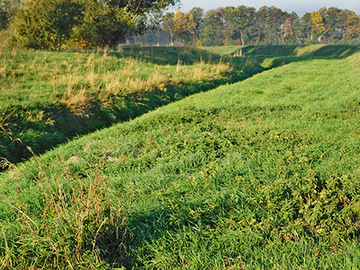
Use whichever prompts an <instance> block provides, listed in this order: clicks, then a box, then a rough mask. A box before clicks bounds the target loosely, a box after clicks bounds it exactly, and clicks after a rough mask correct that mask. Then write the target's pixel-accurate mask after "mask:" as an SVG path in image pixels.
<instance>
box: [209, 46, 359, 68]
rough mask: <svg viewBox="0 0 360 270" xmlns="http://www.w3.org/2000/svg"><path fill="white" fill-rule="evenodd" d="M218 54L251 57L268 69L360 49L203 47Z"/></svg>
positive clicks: (322, 47) (345, 53)
mask: <svg viewBox="0 0 360 270" xmlns="http://www.w3.org/2000/svg"><path fill="white" fill-rule="evenodd" d="M204 49H206V50H207V51H209V52H211V53H215V54H218V55H222V56H226V55H231V56H234V57H240V56H241V57H247V58H252V59H253V60H254V61H256V62H258V63H259V64H260V65H261V66H262V67H264V68H266V69H269V68H274V67H279V66H283V65H286V64H289V63H293V62H300V61H307V60H314V59H340V58H346V57H348V56H350V55H352V54H354V53H356V52H358V51H359V50H360V48H359V46H355V45H354V46H349V45H325V44H324V45H307V46H298V45H281V46H279V45H267V46H244V47H241V46H227V47H223V46H214V47H205V48H204Z"/></svg>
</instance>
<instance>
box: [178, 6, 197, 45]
mask: <svg viewBox="0 0 360 270" xmlns="http://www.w3.org/2000/svg"><path fill="white" fill-rule="evenodd" d="M195 27H196V22H195V21H194V17H193V15H192V14H190V13H183V12H181V11H180V10H179V11H177V12H176V13H175V15H174V33H175V35H176V36H177V37H178V38H179V39H181V41H182V42H183V43H184V44H190V43H191V41H192V40H193V38H192V35H195Z"/></svg>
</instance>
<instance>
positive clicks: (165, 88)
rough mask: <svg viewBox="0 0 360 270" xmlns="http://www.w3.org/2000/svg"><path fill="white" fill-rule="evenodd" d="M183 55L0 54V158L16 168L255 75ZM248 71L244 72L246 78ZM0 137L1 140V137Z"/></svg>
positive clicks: (195, 53)
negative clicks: (80, 139) (166, 106)
mask: <svg viewBox="0 0 360 270" xmlns="http://www.w3.org/2000/svg"><path fill="white" fill-rule="evenodd" d="M220 61H221V60H220V56H218V55H214V54H210V53H208V52H206V51H202V50H197V49H189V48H180V49H179V48H124V49H122V50H121V51H108V52H46V51H9V50H7V51H6V50H5V51H0V78H1V84H0V157H1V158H7V159H8V160H9V161H11V162H18V161H20V160H22V159H23V158H26V157H28V156H29V155H30V152H29V151H28V150H27V149H26V146H31V147H32V149H33V150H34V152H35V153H42V152H44V151H45V150H48V149H50V148H52V147H54V146H56V145H57V144H59V143H63V142H65V141H67V139H68V138H71V137H74V136H76V135H79V134H86V133H89V132H91V131H94V130H96V129H99V128H103V127H106V126H110V125H111V124H113V123H116V122H120V121H123V120H127V119H130V118H134V117H135V116H138V115H141V114H143V113H145V112H147V111H149V110H151V109H154V108H156V107H159V106H161V105H164V104H167V103H169V102H172V101H176V100H179V99H181V98H183V97H185V96H188V95H190V94H192V93H197V92H200V91H205V90H208V89H211V88H214V87H216V86H218V85H221V84H224V83H228V82H234V81H238V80H241V79H244V78H246V77H249V76H250V75H252V74H254V73H257V72H260V71H262V70H263V68H261V67H260V66H258V67H254V66H251V67H250V68H247V67H246V68H245V70H244V65H246V66H247V65H248V61H247V60H245V59H243V60H242V61H239V62H237V63H236V64H235V65H233V67H232V68H230V67H229V66H228V64H225V63H219V62H220ZM247 71H249V72H247ZM3 131H5V132H3Z"/></svg>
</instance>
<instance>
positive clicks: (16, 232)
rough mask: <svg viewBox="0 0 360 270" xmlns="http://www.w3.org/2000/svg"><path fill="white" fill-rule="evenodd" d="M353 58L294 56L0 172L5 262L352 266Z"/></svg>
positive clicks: (355, 180)
mask: <svg viewBox="0 0 360 270" xmlns="http://www.w3.org/2000/svg"><path fill="white" fill-rule="evenodd" d="M359 72H360V55H359V54H354V55H352V56H350V57H348V58H345V59H341V60H324V59H323V60H313V61H307V62H298V63H292V64H289V65H286V66H284V67H280V68H277V69H272V70H270V71H266V72H264V73H262V74H259V75H256V76H254V77H252V78H250V79H247V80H245V81H243V82H239V83H236V84H233V85H226V86H221V87H219V88H217V89H215V90H212V91H210V92H207V93H201V94H196V95H192V96H190V97H188V98H185V99H183V100H182V101H179V102H176V103H173V104H170V105H168V106H166V107H163V108H160V109H158V110H156V111H154V112H151V113H148V114H145V115H143V116H142V117H139V118H137V119H135V120H133V121H130V122H127V123H123V124H118V125H116V126H113V127H111V128H108V129H104V130H101V131H97V132H95V133H93V134H91V135H88V136H84V137H82V138H80V139H77V140H74V141H72V142H70V143H68V144H66V145H64V146H61V147H59V148H56V149H54V150H53V151H50V152H48V153H47V154H45V155H43V156H40V157H37V158H33V159H32V160H30V161H29V162H26V163H23V164H19V165H18V166H17V167H15V166H13V168H12V169H11V170H9V171H8V172H6V173H4V174H3V175H2V176H1V178H0V193H1V194H2V197H1V198H2V199H1V206H0V220H1V231H0V247H1V248H0V258H1V264H0V265H2V267H3V268H25V267H29V268H41V267H44V268H51V267H53V268H62V269H64V268H77V269H81V268H89V267H90V268H97V269H100V268H104V269H106V268H111V267H118V268H119V267H122V266H124V267H126V268H127V269H186V268H188V269H254V268H255V269H259V268H260V269H263V268H264V269H269V268H270V269H271V268H272V269H358V268H360V260H359V258H360V256H359V255H360V245H359V242H358V237H359V234H360V189H359V179H360V169H359V164H360V128H359V127H360V117H359V112H360V95H359V90H360V77H359V76H358V74H359Z"/></svg>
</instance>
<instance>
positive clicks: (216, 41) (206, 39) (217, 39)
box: [200, 9, 224, 46]
mask: <svg viewBox="0 0 360 270" xmlns="http://www.w3.org/2000/svg"><path fill="white" fill-rule="evenodd" d="M200 29H201V34H200V36H201V43H202V45H204V46H216V45H217V46H219V45H223V42H222V40H223V37H224V35H223V31H222V30H223V19H222V15H221V11H220V10H214V9H212V10H209V11H208V12H206V13H205V16H204V19H203V21H202V22H201V25H200Z"/></svg>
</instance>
